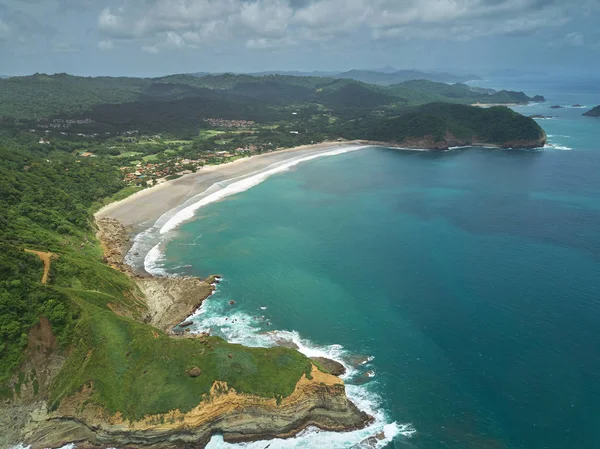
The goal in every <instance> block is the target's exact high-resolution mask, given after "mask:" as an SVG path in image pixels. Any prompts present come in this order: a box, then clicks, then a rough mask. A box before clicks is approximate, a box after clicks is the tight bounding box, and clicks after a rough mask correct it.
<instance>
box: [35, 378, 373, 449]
mask: <svg viewBox="0 0 600 449" xmlns="http://www.w3.org/2000/svg"><path fill="white" fill-rule="evenodd" d="M311 377H312V378H311V379H309V378H307V377H306V376H303V377H302V378H301V379H300V381H299V382H298V384H297V385H296V388H295V390H294V392H293V393H292V394H291V395H290V396H288V397H286V398H283V399H281V400H280V401H277V400H276V399H266V398H261V397H257V396H249V395H243V394H238V393H237V392H236V391H235V390H233V389H230V388H228V386H227V384H225V383H222V382H215V383H214V384H213V387H212V389H211V391H210V394H209V395H207V396H206V397H204V398H203V399H202V402H200V403H199V405H198V406H197V407H196V408H194V409H193V410H191V411H189V412H187V413H182V412H180V411H179V410H173V411H172V412H170V413H167V414H164V415H154V416H146V417H145V418H144V419H142V420H140V421H133V422H132V421H126V420H123V419H122V417H121V416H120V415H119V414H118V413H117V414H116V415H109V414H107V413H106V412H105V411H103V410H102V409H100V408H98V407H96V406H94V405H92V404H91V403H90V401H89V399H90V395H91V390H90V389H89V388H88V389H84V390H83V391H82V392H81V393H79V394H78V395H77V396H75V397H71V398H69V399H68V400H65V401H63V403H62V404H61V406H60V407H59V409H58V410H57V411H56V412H52V413H47V414H40V415H39V416H38V421H37V422H36V423H34V425H32V427H31V429H32V430H30V431H29V434H28V435H27V442H28V443H30V444H31V445H32V449H38V448H40V449H41V448H45V447H47V448H55V447H60V446H61V445H62V444H64V443H65V442H67V441H73V439H65V433H68V434H69V438H72V437H73V436H77V437H78V438H79V441H80V442H81V443H82V444H80V445H78V447H112V446H118V447H138V446H139V445H144V446H150V447H154V448H174V447H190V446H189V445H193V447H199V448H202V447H204V446H205V445H206V444H207V443H208V441H209V440H210V438H211V436H212V435H215V434H220V435H223V438H224V439H225V441H228V442H247V441H255V440H263V439H270V438H289V437H293V436H295V435H296V434H297V433H298V432H300V431H302V430H304V429H305V428H306V427H309V426H315V427H318V428H320V429H323V430H328V431H350V430H354V429H358V428H362V427H365V426H366V425H368V424H369V423H370V422H371V421H372V418H371V417H370V416H368V415H367V414H366V413H364V412H361V411H359V410H358V409H357V408H356V406H355V405H354V404H352V402H350V401H349V400H348V398H347V397H346V394H345V387H344V383H343V381H342V380H341V379H339V378H338V377H335V376H333V375H331V374H326V373H323V372H321V371H319V370H318V369H317V368H316V367H313V370H312V373H311Z"/></svg>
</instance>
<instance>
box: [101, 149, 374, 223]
mask: <svg viewBox="0 0 600 449" xmlns="http://www.w3.org/2000/svg"><path fill="white" fill-rule="evenodd" d="M361 145H366V144H365V143H364V142H363V141H344V142H324V143H319V144H314V145H303V146H299V147H294V148H288V149H284V150H277V151H272V152H269V153H264V154H258V155H253V156H250V157H247V158H242V159H238V160H236V161H233V162H228V163H225V164H221V165H210V166H205V167H204V168H202V169H201V170H199V171H198V172H196V173H191V174H188V175H184V176H182V177H181V178H178V179H174V180H171V181H166V182H164V183H162V184H159V185H156V186H153V187H150V188H147V189H144V190H142V191H140V192H136V193H134V194H133V195H131V196H129V197H127V198H125V199H123V200H120V201H116V202H113V203H110V204H107V205H106V206H104V207H102V208H101V209H100V210H98V211H97V212H96V213H95V214H94V217H95V219H96V220H99V219H102V218H113V219H116V220H118V221H119V222H120V223H121V224H123V225H124V226H125V227H127V228H131V230H132V231H133V232H134V233H136V234H137V233H139V232H141V231H143V230H144V228H147V227H150V226H151V225H152V224H154V222H156V220H157V219H158V218H160V217H161V216H162V215H163V214H165V213H166V212H169V211H171V210H173V209H175V208H177V207H179V206H181V205H183V204H184V203H185V202H186V201H188V200H190V199H191V198H193V197H195V196H197V195H199V194H202V193H203V192H206V190H207V189H209V188H210V187H211V186H213V185H214V184H216V183H218V182H224V181H228V180H231V179H235V178H243V177H245V176H249V175H250V174H252V173H254V172H256V171H259V170H262V169H264V168H266V167H269V166H270V165H273V164H277V163H282V162H285V161H288V160H290V159H292V158H294V157H298V156H303V155H305V154H306V155H312V154H319V153H321V152H325V151H329V150H332V149H335V148H341V147H347V146H361Z"/></svg>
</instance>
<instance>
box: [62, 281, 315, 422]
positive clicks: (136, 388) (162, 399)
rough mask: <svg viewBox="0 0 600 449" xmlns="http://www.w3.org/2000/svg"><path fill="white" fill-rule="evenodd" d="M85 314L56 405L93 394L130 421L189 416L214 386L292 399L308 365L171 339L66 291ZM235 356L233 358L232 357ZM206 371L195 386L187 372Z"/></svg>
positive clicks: (296, 357) (209, 342)
mask: <svg viewBox="0 0 600 449" xmlns="http://www.w3.org/2000/svg"><path fill="white" fill-rule="evenodd" d="M63 291H64V292H65V293H66V294H68V295H69V296H70V297H71V298H72V299H73V301H74V302H75V303H76V304H78V306H79V307H80V308H81V310H82V317H81V319H80V321H79V323H78V325H77V328H76V331H75V338H76V340H77V344H76V345H75V350H74V351H73V353H72V354H71V356H70V357H69V360H68V361H67V363H66V364H65V366H64V367H63V369H62V371H61V373H60V375H59V377H58V379H57V380H56V382H55V384H54V386H53V391H52V397H51V404H52V405H53V406H56V405H57V404H58V402H59V401H60V399H62V398H64V397H65V396H68V395H70V394H73V393H75V392H76V391H78V390H79V389H80V387H81V386H82V385H90V384H92V385H93V386H94V393H93V396H92V401H93V402H95V403H97V404H99V405H102V406H105V407H106V408H107V409H108V410H109V411H110V412H112V413H115V412H117V411H120V412H121V414H122V415H123V416H124V417H125V418H127V419H141V418H142V417H144V416H145V415H147V414H159V413H166V412H168V411H170V410H173V409H179V410H181V411H182V412H187V411H189V410H191V409H192V408H194V407H195V406H197V405H198V403H200V402H201V400H202V396H203V395H205V394H207V393H208V392H209V391H210V388H211V386H212V385H213V383H214V381H215V380H220V381H225V382H227V383H228V385H229V386H230V387H232V388H235V389H236V390H237V391H238V392H241V393H248V394H254V395H258V396H263V397H275V398H277V397H285V396H288V395H290V394H291V393H292V392H293V390H294V388H295V385H296V383H297V381H298V380H299V379H300V377H301V376H302V374H304V373H309V372H310V363H309V361H308V359H307V358H306V357H304V356H303V355H302V354H300V353H298V352H296V351H293V350H290V349H286V348H273V349H262V348H256V349H250V348H245V347H243V346H240V345H233V344H230V343H227V342H225V341H224V340H222V339H220V338H217V337H209V338H206V339H203V340H200V339H173V338H171V337H168V336H167V335H165V334H163V333H161V332H159V331H157V330H155V329H154V328H152V327H151V326H148V325H145V324H142V323H140V322H137V321H134V320H132V319H129V318H124V317H119V316H117V315H115V314H114V313H112V312H111V311H110V310H109V309H108V308H107V307H106V305H104V304H103V302H105V301H106V300H107V299H109V298H107V297H106V296H104V295H102V294H100V293H93V292H89V291H78V290H69V289H63ZM230 356H231V357H230ZM195 366H197V367H200V369H201V374H200V376H199V377H197V378H192V377H190V376H189V375H188V374H187V371H188V370H190V369H191V368H193V367H195Z"/></svg>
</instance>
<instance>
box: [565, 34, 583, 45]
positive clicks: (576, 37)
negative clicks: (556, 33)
mask: <svg viewBox="0 0 600 449" xmlns="http://www.w3.org/2000/svg"><path fill="white" fill-rule="evenodd" d="M563 41H564V43H565V44H566V45H569V46H571V47H581V46H582V45H584V44H585V39H584V37H583V34H581V33H579V32H576V31H575V32H573V33H568V34H567V35H566V36H565V38H564V40H563Z"/></svg>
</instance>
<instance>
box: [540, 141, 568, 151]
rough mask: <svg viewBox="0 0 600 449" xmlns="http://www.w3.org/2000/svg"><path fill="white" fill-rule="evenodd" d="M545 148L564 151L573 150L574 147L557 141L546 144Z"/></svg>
mask: <svg viewBox="0 0 600 449" xmlns="http://www.w3.org/2000/svg"><path fill="white" fill-rule="evenodd" d="M544 148H545V149H552V150H562V151H571V150H572V149H573V148H571V147H567V146H564V145H559V144H557V143H547V144H546V145H544Z"/></svg>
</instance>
